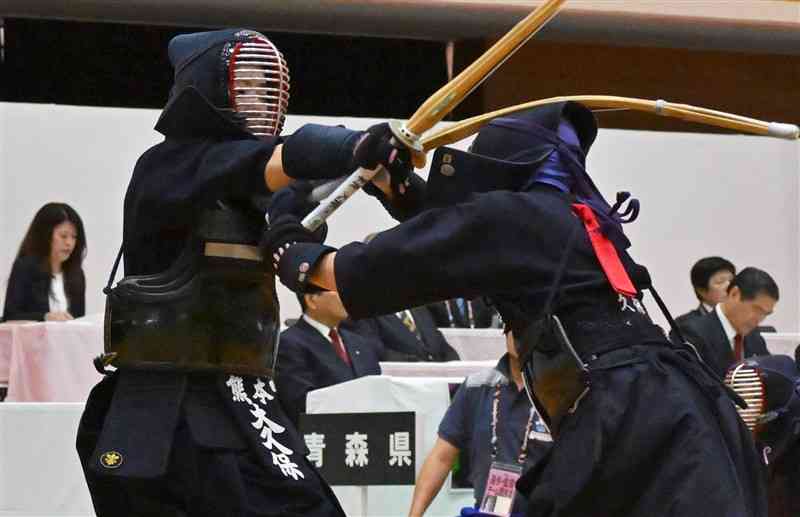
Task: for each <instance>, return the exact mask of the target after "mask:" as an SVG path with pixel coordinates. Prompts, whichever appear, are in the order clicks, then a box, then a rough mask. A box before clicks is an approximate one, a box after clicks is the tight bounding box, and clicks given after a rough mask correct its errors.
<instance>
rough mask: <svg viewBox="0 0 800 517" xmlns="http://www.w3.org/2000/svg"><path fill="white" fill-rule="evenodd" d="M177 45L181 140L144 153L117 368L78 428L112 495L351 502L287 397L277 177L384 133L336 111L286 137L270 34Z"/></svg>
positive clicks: (332, 167) (174, 131) (228, 507)
mask: <svg viewBox="0 0 800 517" xmlns="http://www.w3.org/2000/svg"><path fill="white" fill-rule="evenodd" d="M169 59H170V62H171V64H172V66H173V67H174V69H175V78H174V86H173V88H172V90H171V92H170V97H169V101H168V103H167V105H166V107H165V108H164V111H163V112H162V114H161V117H160V118H159V120H158V123H157V124H156V130H158V131H159V132H161V133H162V134H163V135H164V137H165V139H164V141H163V142H161V143H159V144H157V145H155V146H154V147H152V148H150V149H149V150H147V151H146V152H145V153H144V154H143V155H142V156H141V158H140V159H139V160H138V162H137V164H136V167H135V169H134V171H133V177H132V179H131V182H130V185H129V187H128V191H127V194H126V196H125V206H124V232H123V248H122V250H121V253H122V256H124V266H125V275H126V276H125V278H123V279H122V280H121V281H120V282H119V283H118V284H117V286H116V287H115V288H114V289H111V288H110V286H111V282H112V281H113V278H114V273H113V272H112V277H111V279H110V280H109V286H108V287H107V288H106V291H105V292H106V294H107V295H108V299H107V306H106V319H105V326H106V330H105V334H106V345H105V353H104V354H103V356H101V357H99V358H98V359H97V360H96V361H95V364H96V366H97V367H98V369H100V370H101V371H102V372H103V373H105V374H106V375H105V377H104V379H103V380H102V381H101V382H100V383H99V384H98V385H97V386H95V388H94V389H93V390H92V392H91V394H90V396H89V400H88V402H87V405H86V409H85V411H84V414H83V417H82V418H81V422H80V427H79V430H78V437H77V448H78V453H79V455H80V459H81V463H82V466H83V470H84V474H85V477H86V480H87V483H88V485H89V489H90V492H91V495H92V501H93V503H94V508H95V511H96V513H97V515H98V516H101V517H110V516H113V517H120V516H159V517H162V516H215V517H216V516H237V517H239V516H241V517H244V516H268V515H269V516H291V515H295V516H300V515H303V516H325V517H327V516H343V515H344V513H343V512H342V509H341V508H340V506H339V503H338V501H337V500H336V498H335V496H334V495H333V492H332V491H331V490H330V488H329V487H328V485H327V484H326V483H325V481H323V480H322V478H321V477H320V476H319V475H318V473H317V472H316V471H315V470H314V468H313V467H312V466H311V464H310V463H309V462H308V461H307V459H306V457H305V445H304V443H303V440H302V439H301V438H300V435H299V434H298V432H297V431H296V430H295V429H294V427H293V426H292V424H291V423H290V422H289V419H288V418H287V417H286V415H285V413H284V412H283V410H282V408H281V407H280V405H279V402H278V399H277V397H276V396H275V385H274V383H273V381H272V378H273V374H274V372H273V367H274V362H275V356H276V347H277V340H278V331H279V319H278V301H277V297H276V294H275V290H274V288H275V285H274V284H275V282H274V277H273V273H272V271H271V269H270V264H269V263H268V262H266V263H265V262H263V261H262V260H261V256H260V255H259V250H258V241H259V239H260V237H261V230H262V226H263V224H264V210H263V208H264V206H265V202H264V199H265V197H266V196H268V195H269V193H270V192H271V191H275V190H277V189H279V188H281V187H283V186H285V185H287V184H289V183H290V182H291V181H293V178H294V179H306V180H308V179H320V178H330V177H337V176H341V175H343V174H345V173H347V172H349V170H351V169H352V168H354V167H356V166H358V165H360V164H359V163H355V162H353V159H354V158H353V155H352V148H353V144H354V143H355V141H356V139H359V140H360V141H362V142H363V143H364V144H365V145H366V144H369V142H370V138H371V137H370V135H369V134H366V133H363V134H362V133H357V132H351V131H349V130H346V129H344V128H341V127H326V126H319V125H312V126H310V127H308V128H305V131H304V133H303V135H304V136H303V138H301V139H299V140H297V141H296V142H295V140H294V139H293V138H292V137H291V136H290V137H287V138H285V139H284V138H281V137H280V136H278V135H279V134H280V130H281V127H282V125H283V120H284V117H285V113H286V109H287V105H288V99H289V92H288V90H289V71H288V68H287V65H286V63H285V61H284V59H283V56H282V54H281V53H280V52H279V51H278V49H277V48H276V47H275V46H274V45H273V44H272V43H271V42H270V41H269V40H268V39H267V38H265V37H264V36H263V35H261V34H259V33H257V32H253V31H249V30H242V29H236V30H222V31H214V32H204V33H196V34H187V35H182V36H178V37H176V38H174V39H173V40H172V41H171V42H170V44H169ZM342 134H344V136H345V138H343V139H342V138H340V135H342ZM297 145H302V146H303V148H302V149H297V148H296V146H297ZM329 145H334V146H340V145H345V146H349V149H350V150H351V152H350V153H349V155H348V154H347V153H339V154H338V155H337V156H340V157H342V160H343V162H341V163H337V162H336V161H333V162H326V163H324V164H319V163H314V164H310V166H307V167H305V168H303V167H292V166H291V164H289V163H284V162H283V160H282V158H283V156H284V153H285V152H286V151H291V153H290V154H291V155H292V156H297V155H304V154H309V153H311V152H312V150H313V149H316V148H320V149H322V150H323V155H325V156H328V155H331V154H332V152H331V150H327V151H326V150H325V149H326V147H327V146H329ZM307 146H311V147H307ZM367 147H369V146H367ZM373 147H374V146H373ZM365 149H366V147H362V152H361V154H360V156H361V157H362V158H363V157H365V156H366V157H368V158H369V159H370V160H377V159H380V157H375V156H372V155H370V153H366V154H365V152H364V150H365ZM334 154H335V153H334ZM383 161H388V159H386V158H383ZM351 162H353V163H351ZM295 185H297V184H295ZM295 188H297V187H295ZM309 189H310V187H308V188H306V189H305V190H304V192H306V193H307V192H308V190H309ZM317 237H319V234H317ZM118 263H119V258H118V259H117V264H118ZM117 264H115V266H114V270H116V267H117ZM109 366H114V367H115V370H111V369H110V368H109Z"/></svg>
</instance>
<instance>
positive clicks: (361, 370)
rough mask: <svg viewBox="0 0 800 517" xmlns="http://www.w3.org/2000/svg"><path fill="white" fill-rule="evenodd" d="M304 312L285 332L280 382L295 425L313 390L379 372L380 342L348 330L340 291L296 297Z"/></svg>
mask: <svg viewBox="0 0 800 517" xmlns="http://www.w3.org/2000/svg"><path fill="white" fill-rule="evenodd" d="M297 298H298V301H299V302H300V306H301V307H302V309H303V315H302V316H301V317H300V319H299V320H297V323H296V324H295V325H294V326H292V327H290V328H288V329H286V330H284V331H283V332H282V333H281V340H280V346H279V347H278V358H277V366H276V370H277V375H276V384H277V387H278V398H279V399H280V400H281V403H282V404H283V407H284V409H285V411H286V413H287V415H289V418H291V419H292V421H293V422H294V423H295V424H296V423H297V420H298V418H299V416H300V413H305V411H306V394H307V393H308V392H309V391H312V390H315V389H318V388H324V387H326V386H331V385H333V384H338V383H340V382H345V381H349V380H352V379H355V378H358V377H364V376H366V375H380V373H381V369H380V366H379V365H378V356H379V353H380V352H379V347H380V343H378V342H376V341H375V340H369V339H367V338H365V337H362V336H359V335H358V334H356V333H354V332H351V331H349V330H346V329H340V328H339V323H340V322H342V320H344V319H345V318H347V312H346V311H345V309H344V306H343V305H342V300H341V299H340V298H339V294H338V293H336V292H334V291H321V290H320V291H317V292H313V293H306V294H304V295H303V294H299V295H298V296H297Z"/></svg>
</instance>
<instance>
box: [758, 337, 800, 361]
mask: <svg viewBox="0 0 800 517" xmlns="http://www.w3.org/2000/svg"><path fill="white" fill-rule="evenodd" d="M761 335H762V336H764V340H765V341H766V342H767V350H769V351H770V353H771V354H773V355H788V356H789V357H794V350H795V348H797V346H798V345H800V334H798V333H797V332H764V333H762V334H761Z"/></svg>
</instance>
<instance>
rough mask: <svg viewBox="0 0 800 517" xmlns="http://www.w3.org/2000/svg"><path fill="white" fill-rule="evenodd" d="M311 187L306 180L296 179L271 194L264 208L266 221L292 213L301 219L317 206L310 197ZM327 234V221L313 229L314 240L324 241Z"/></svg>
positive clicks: (312, 186) (316, 202) (317, 203)
mask: <svg viewBox="0 0 800 517" xmlns="http://www.w3.org/2000/svg"><path fill="white" fill-rule="evenodd" d="M313 189H314V185H313V184H311V183H310V182H308V181H296V182H294V183H292V184H291V185H289V186H288V187H285V188H282V189H280V190H279V191H277V192H275V193H274V194H272V196H271V197H270V200H269V204H268V205H267V210H266V216H265V219H266V221H267V223H270V222H271V221H274V220H276V219H277V218H278V217H280V216H282V215H293V216H295V217H296V218H297V219H300V220H302V219H303V218H304V217H305V216H307V215H308V214H310V213H311V211H312V210H314V209H315V208H317V206H319V202H318V201H314V200H312V199H311V191H312V190H313ZM327 235H328V225H327V223H322V226H320V227H319V228H317V229H316V230H315V231H314V238H315V239H316V242H320V243H321V242H324V241H325V237H327Z"/></svg>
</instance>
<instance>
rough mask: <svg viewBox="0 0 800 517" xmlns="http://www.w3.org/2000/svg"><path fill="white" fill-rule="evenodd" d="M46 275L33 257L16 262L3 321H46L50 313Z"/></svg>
mask: <svg viewBox="0 0 800 517" xmlns="http://www.w3.org/2000/svg"><path fill="white" fill-rule="evenodd" d="M44 275H45V273H44V272H42V271H41V270H40V268H39V266H38V264H37V262H36V259H34V258H33V257H21V258H18V259H17V260H15V261H14V265H13V266H12V268H11V275H9V277H8V286H7V288H6V301H5V307H4V309H3V320H5V321H9V320H33V321H44V317H45V314H47V313H48V311H49V306H47V288H48V284H47V281H46V280H47V278H46V276H44ZM42 291H44V292H42ZM42 300H44V302H45V304H44V305H43V304H42Z"/></svg>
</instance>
